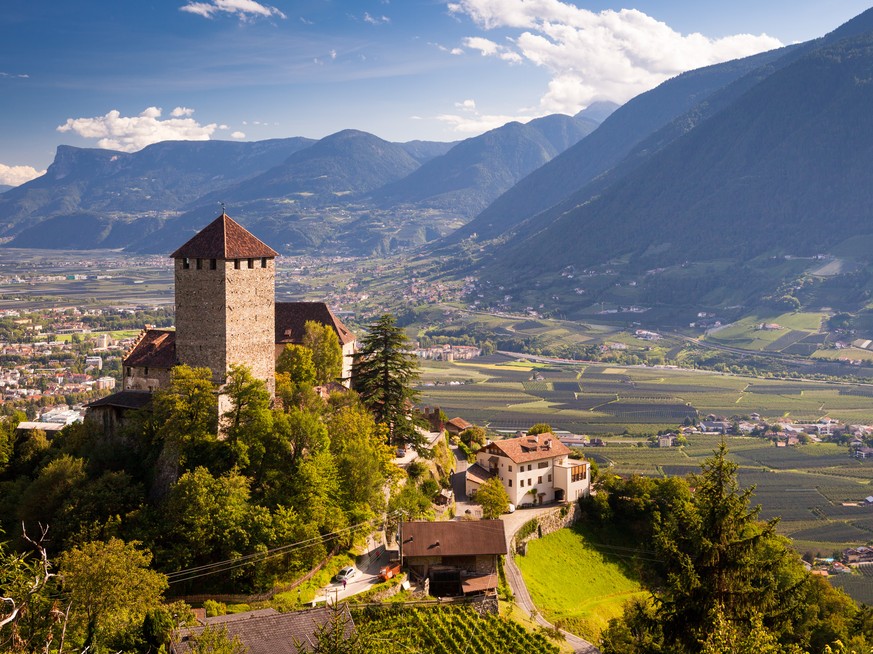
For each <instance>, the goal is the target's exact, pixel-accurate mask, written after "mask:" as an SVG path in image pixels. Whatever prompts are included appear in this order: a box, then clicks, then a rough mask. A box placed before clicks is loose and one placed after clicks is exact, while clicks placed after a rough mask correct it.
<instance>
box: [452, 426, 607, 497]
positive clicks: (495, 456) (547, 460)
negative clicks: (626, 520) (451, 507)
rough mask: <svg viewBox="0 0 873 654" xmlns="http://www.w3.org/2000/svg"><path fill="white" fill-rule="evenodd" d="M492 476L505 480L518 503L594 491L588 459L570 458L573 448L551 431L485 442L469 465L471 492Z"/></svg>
mask: <svg viewBox="0 0 873 654" xmlns="http://www.w3.org/2000/svg"><path fill="white" fill-rule="evenodd" d="M492 477H497V478H498V479H499V480H500V481H501V483H502V484H503V487H504V488H505V489H506V493H507V494H508V495H509V501H510V502H511V503H513V504H515V505H516V506H523V505H525V504H547V503H550V502H575V501H576V500H578V499H579V498H580V497H587V496H588V494H589V493H590V481H591V480H590V475H589V471H588V462H587V461H580V460H578V459H572V458H570V448H569V447H567V446H566V445H564V444H563V443H562V442H561V441H560V440H558V438H557V437H556V436H555V435H554V434H551V433H545V434H538V435H536V436H520V437H518V438H507V439H505V440H501V441H493V442H491V443H488V444H487V445H485V447H483V448H481V449H480V450H479V451H478V452H476V462H475V463H474V464H473V465H471V466H470V467H469V468H467V483H466V489H467V494H468V495H473V494H474V493H475V492H476V491H477V490H478V489H479V487H480V486H481V485H482V484H484V483H485V482H486V481H488V479H491V478H492Z"/></svg>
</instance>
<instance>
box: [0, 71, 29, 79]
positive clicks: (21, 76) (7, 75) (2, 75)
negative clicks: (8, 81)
mask: <svg viewBox="0 0 873 654" xmlns="http://www.w3.org/2000/svg"><path fill="white" fill-rule="evenodd" d="M10 77H11V78H15V79H27V78H29V77H30V75H27V74H26V73H4V72H3V71H0V78H10Z"/></svg>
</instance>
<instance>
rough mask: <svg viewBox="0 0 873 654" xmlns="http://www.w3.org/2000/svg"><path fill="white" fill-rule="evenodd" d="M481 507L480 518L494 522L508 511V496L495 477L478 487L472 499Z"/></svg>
mask: <svg viewBox="0 0 873 654" xmlns="http://www.w3.org/2000/svg"><path fill="white" fill-rule="evenodd" d="M474 501H475V502H476V504H478V505H479V506H481V507H482V517H483V518H485V519H486V520H494V519H497V518H499V517H500V516H501V514H503V513H506V512H507V511H508V510H509V495H507V493H506V489H505V488H504V487H503V482H501V481H500V480H499V479H498V478H497V477H492V478H491V479H489V480H488V481H486V482H485V483H484V484H482V485H481V486H480V487H479V490H477V491H476V496H475V498H474Z"/></svg>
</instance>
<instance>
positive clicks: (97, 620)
mask: <svg viewBox="0 0 873 654" xmlns="http://www.w3.org/2000/svg"><path fill="white" fill-rule="evenodd" d="M137 545H138V543H136V542H130V543H125V542H124V541H122V540H119V539H118V538H111V539H110V540H109V541H108V542H105V543H103V542H99V541H92V542H89V543H85V544H84V545H82V546H81V547H76V548H73V549H71V550H68V551H67V552H65V553H64V554H63V556H62V557H61V563H60V576H61V579H62V588H63V590H64V592H65V593H66V594H67V595H68V596H69V598H70V601H71V605H72V612H71V614H70V622H71V623H72V624H71V626H72V627H73V628H74V633H75V635H77V636H79V637H80V638H81V639H82V644H83V646H85V647H88V646H90V647H92V648H94V647H97V646H99V645H100V644H102V643H106V642H108V641H111V640H112V639H113V638H116V637H118V636H119V635H121V634H122V632H123V631H125V630H126V629H129V628H130V627H131V626H139V625H141V624H142V620H143V618H144V617H145V615H146V613H147V612H148V611H149V610H150V609H153V608H155V607H156V606H157V605H158V604H159V603H160V601H161V597H162V595H163V592H164V590H165V589H166V588H167V578H166V576H164V575H162V574H161V573H159V572H155V571H154V570H150V569H149V564H150V563H151V560H152V555H151V552H149V551H148V550H140V549H137Z"/></svg>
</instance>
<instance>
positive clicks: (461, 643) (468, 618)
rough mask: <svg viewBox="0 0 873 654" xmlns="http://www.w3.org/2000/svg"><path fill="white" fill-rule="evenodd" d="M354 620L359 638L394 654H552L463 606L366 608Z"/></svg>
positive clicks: (544, 644)
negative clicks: (380, 644) (382, 644)
mask: <svg viewBox="0 0 873 654" xmlns="http://www.w3.org/2000/svg"><path fill="white" fill-rule="evenodd" d="M354 620H355V625H356V626H357V628H358V630H359V631H360V632H361V633H362V634H363V635H365V636H368V637H370V638H373V639H374V640H377V641H384V642H385V643H390V648H391V651H397V652H421V653H422V654H428V653H430V652H433V653H434V654H463V653H464V652H506V654H530V652H545V653H547V654H551V653H552V652H554V653H555V654H557V652H558V648H557V647H556V646H555V645H553V644H552V643H551V642H550V641H549V640H548V639H547V638H545V637H544V636H542V635H541V634H540V633H538V632H533V631H529V630H527V629H525V628H524V627H522V626H521V625H520V624H518V623H517V622H514V621H512V620H508V619H506V618H502V617H499V616H496V615H490V614H489V615H486V616H480V615H479V614H478V613H476V612H475V611H474V610H473V609H472V608H470V607H467V606H433V607H424V608H402V607H401V606H399V605H395V606H392V607H390V608H384V609H382V608H376V607H367V608H364V609H362V610H357V611H355V614H354Z"/></svg>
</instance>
